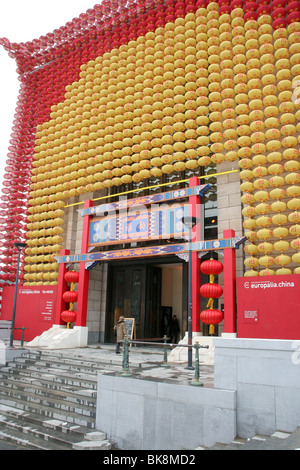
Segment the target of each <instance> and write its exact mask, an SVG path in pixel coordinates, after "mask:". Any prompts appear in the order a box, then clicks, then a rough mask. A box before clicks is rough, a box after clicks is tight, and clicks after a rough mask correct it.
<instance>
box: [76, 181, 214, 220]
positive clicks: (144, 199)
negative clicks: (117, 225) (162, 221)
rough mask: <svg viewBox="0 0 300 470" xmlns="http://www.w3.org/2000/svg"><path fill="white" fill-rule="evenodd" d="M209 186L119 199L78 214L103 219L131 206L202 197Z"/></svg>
mask: <svg viewBox="0 0 300 470" xmlns="http://www.w3.org/2000/svg"><path fill="white" fill-rule="evenodd" d="M210 187H211V185H210V184H201V185H199V186H193V187H189V188H183V189H175V190H173V191H167V192H165V193H157V194H151V195H148V196H141V197H137V198H134V199H128V198H127V197H126V196H124V197H120V200H119V201H117V202H112V203H109V204H100V205H99V206H92V207H88V208H86V209H79V211H78V212H79V213H80V214H81V215H82V216H86V215H90V216H98V217H103V216H106V215H108V213H109V212H114V211H122V210H127V209H128V208H129V207H132V206H135V207H137V206H148V205H149V204H156V203H162V202H170V201H174V200H176V199H183V198H187V197H190V196H200V197H201V196H203V194H205V193H206V192H207V191H208V190H209V188H210Z"/></svg>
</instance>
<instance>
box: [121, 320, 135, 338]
mask: <svg viewBox="0 0 300 470" xmlns="http://www.w3.org/2000/svg"><path fill="white" fill-rule="evenodd" d="M124 322H125V327H126V337H127V338H128V339H133V338H135V336H136V334H135V319H134V318H124Z"/></svg>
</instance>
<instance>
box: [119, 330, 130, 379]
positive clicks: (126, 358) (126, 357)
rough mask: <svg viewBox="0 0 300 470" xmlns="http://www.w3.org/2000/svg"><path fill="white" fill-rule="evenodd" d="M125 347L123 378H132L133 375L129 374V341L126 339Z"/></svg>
mask: <svg viewBox="0 0 300 470" xmlns="http://www.w3.org/2000/svg"><path fill="white" fill-rule="evenodd" d="M123 341H124V347H123V363H122V366H123V371H124V372H123V373H122V374H121V375H122V377H130V376H131V373H130V372H129V339H128V338H127V337H126V336H125V337H124V340H123Z"/></svg>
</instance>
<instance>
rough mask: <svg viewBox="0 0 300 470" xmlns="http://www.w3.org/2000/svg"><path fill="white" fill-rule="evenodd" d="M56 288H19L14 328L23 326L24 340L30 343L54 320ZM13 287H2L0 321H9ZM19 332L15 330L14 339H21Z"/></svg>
mask: <svg viewBox="0 0 300 470" xmlns="http://www.w3.org/2000/svg"><path fill="white" fill-rule="evenodd" d="M56 291H57V286H55V285H53V286H52V285H49V286H34V287H19V288H18V296H17V305H16V317H15V327H16V328H21V327H23V326H25V327H26V328H28V330H26V331H25V335H24V340H25V341H31V340H32V339H34V338H35V337H36V336H39V335H41V334H42V333H43V332H44V331H46V330H49V328H51V326H52V325H53V323H54V319H55V306H56ZM14 293H15V286H5V287H3V293H2V309H1V316H0V320H11V319H12V310H13V302H14ZM21 334H22V333H21V330H16V332H15V335H14V338H15V339H17V340H20V339H21Z"/></svg>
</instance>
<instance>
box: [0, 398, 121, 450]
mask: <svg viewBox="0 0 300 470" xmlns="http://www.w3.org/2000/svg"><path fill="white" fill-rule="evenodd" d="M4 438H5V439H6V440H8V441H10V442H17V443H19V444H20V445H22V446H24V447H30V448H34V449H40V450H54V449H55V450H72V449H74V450H110V449H112V448H113V444H112V443H111V442H109V441H108V440H107V438H106V434H105V433H103V432H99V431H93V432H91V431H90V430H89V429H88V428H85V427H81V426H70V425H69V424H68V423H67V422H63V421H60V420H41V419H40V418H39V417H38V416H34V415H33V414H27V413H24V412H23V413H22V412H20V410H17V409H15V408H13V407H5V406H1V405H0V439H4ZM45 441H46V442H45Z"/></svg>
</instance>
